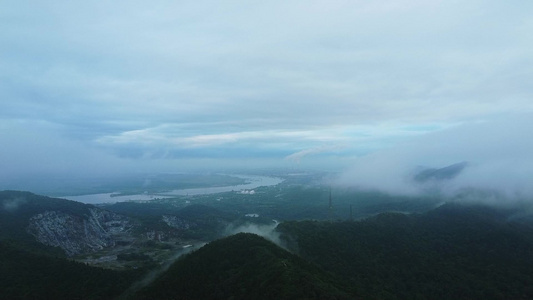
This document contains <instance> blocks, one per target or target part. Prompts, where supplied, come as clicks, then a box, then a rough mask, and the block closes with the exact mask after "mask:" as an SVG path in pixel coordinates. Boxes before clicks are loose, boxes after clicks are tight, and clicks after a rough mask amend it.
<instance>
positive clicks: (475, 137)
mask: <svg viewBox="0 0 533 300" xmlns="http://www.w3.org/2000/svg"><path fill="white" fill-rule="evenodd" d="M531 120H532V119H531V118H528V117H527V116H526V115H522V116H516V118H515V119H513V120H510V119H500V120H492V121H483V122H479V123H476V124H462V125H458V126H456V127H453V128H449V129H446V130H443V131H440V132H437V133H432V134H428V135H424V136H419V137H414V138H412V139H411V140H410V141H408V142H405V143H402V144H399V145H397V146H395V147H392V148H390V149H386V150H382V151H379V152H375V153H372V154H370V155H366V156H361V157H359V158H358V159H357V160H356V162H355V164H354V165H353V166H352V167H351V168H350V169H349V170H348V171H345V172H343V173H342V175H341V176H339V179H338V180H337V181H336V183H337V184H339V185H340V186H348V187H358V188H361V189H370V190H378V191H383V192H386V193H389V194H392V195H394V194H398V195H423V194H427V193H428V192H431V193H438V194H439V195H441V196H443V197H445V198H453V197H455V196H457V195H458V194H463V193H464V192H465V191H468V190H473V191H478V192H485V193H492V194H494V195H498V196H499V197H500V198H501V199H499V200H494V199H491V198H487V199H483V197H480V198H479V199H472V200H475V201H478V202H484V203H492V204H498V203H500V204H510V203H517V202H523V201H526V202H529V201H530V200H529V199H531V197H532V196H533V189H532V188H531V185H530V184H529V179H530V178H533V171H532V170H533V157H532V155H531V153H533V143H531V140H530V139H528V138H527V136H528V134H529V131H530V128H533V121H531ZM461 162H463V163H461ZM465 162H467V163H465ZM418 166H426V168H427V169H425V170H424V169H422V170H421V169H420V167H418ZM473 198H475V197H473Z"/></svg>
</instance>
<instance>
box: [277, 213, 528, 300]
mask: <svg viewBox="0 0 533 300" xmlns="http://www.w3.org/2000/svg"><path fill="white" fill-rule="evenodd" d="M278 230H279V231H280V232H281V233H282V238H283V239H284V240H285V241H287V243H288V244H289V245H292V249H293V250H294V251H298V253H299V254H300V255H301V256H302V257H303V258H305V259H307V260H309V261H311V262H314V263H317V264H318V265H320V266H322V268H324V269H325V270H327V271H330V272H333V273H335V274H337V275H339V276H341V277H343V278H347V279H349V280H350V281H351V282H352V284H353V286H355V287H357V288H358V290H359V291H361V293H362V294H363V295H364V296H365V298H368V299H531V298H532V297H533V288H532V286H531V285H530V284H528V283H531V282H533V272H531V270H533V255H532V254H533V229H531V227H529V226H526V225H522V224H517V223H509V222H507V221H506V214H502V212H501V211H499V210H494V209H489V208H486V207H477V206H470V207H465V206H460V205H456V204H448V205H444V206H442V207H440V208H438V209H436V210H433V211H430V212H428V213H425V214H413V215H405V214H399V213H384V214H379V215H377V216H375V217H372V218H369V219H366V220H362V221H355V222H318V221H299V222H286V223H282V224H280V225H279V226H278Z"/></svg>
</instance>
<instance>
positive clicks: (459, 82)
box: [0, 0, 533, 180]
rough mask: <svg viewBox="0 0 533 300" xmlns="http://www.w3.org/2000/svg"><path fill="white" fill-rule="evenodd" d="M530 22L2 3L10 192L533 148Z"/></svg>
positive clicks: (424, 9) (173, 5)
mask: <svg viewBox="0 0 533 300" xmlns="http://www.w3.org/2000/svg"><path fill="white" fill-rule="evenodd" d="M532 15H533V2H531V1H522V0H521V1H514V0H511V1H490V0H489V1H486V0H480V1H476V0H474V1H453V0H447V1H433V0H423V1H415V0H391V1H358V0H349V1H333V0H328V1H285V0H284V1H198V0H197V1H157V0H155V1H131V0H128V1H70V2H69V1H54V0H50V1H24V0H16V1H9V0H5V1H2V2H1V3H0V40H1V46H0V99H1V100H0V145H1V147H2V149H1V151H0V179H2V180H7V179H9V178H11V177H13V176H24V175H36V174H37V175H38V174H63V175H65V174H100V173H113V172H117V173H119V172H122V171H126V172H132V171H135V172H154V171H165V172H168V171H176V172H180V171H184V170H194V169H202V170H208V169H210V168H212V169H216V168H227V167H242V166H244V165H246V166H248V167H250V168H260V167H261V168H263V167H282V168H304V167H305V168H317V169H329V170H343V169H349V167H350V166H352V165H354V166H355V165H360V164H361V161H362V160H365V159H366V160H368V158H369V157H370V158H372V157H376V155H378V153H394V150H391V149H395V148H396V147H404V146H401V145H405V144H406V143H408V144H409V143H410V144H411V145H413V143H414V144H415V145H416V144H417V143H422V142H424V141H426V140H427V139H430V140H431V139H432V136H436V137H439V134H441V135H442V136H447V138H448V136H450V135H451V134H452V133H454V132H460V133H462V132H463V130H461V129H457V128H463V127H464V128H476V127H475V126H477V125H476V124H511V123H512V122H513V120H516V119H520V120H524V121H523V122H522V123H520V124H522V127H520V126H515V125H509V126H511V127H512V128H513V130H517V131H518V132H519V133H518V134H517V135H516V136H515V137H516V138H518V137H519V138H520V139H526V140H531V138H532V136H533V134H532V132H533V127H532V126H531V124H532V123H531V122H528V121H527V120H529V119H530V114H531V113H532V111H533V101H532V100H533V99H532V96H533V85H532V84H531V83H532V82H533V80H532V79H533V34H532V32H533V18H532ZM509 122H511V123H509ZM512 124H515V123H512ZM472 126H474V127H472ZM487 126H489V127H490V126H492V125H487ZM501 126H506V125H501ZM498 128H500V129H501V128H502V127H498ZM466 131H467V132H471V134H472V135H473V136H478V135H479V134H481V135H483V134H490V133H489V132H486V131H485V129H482V130H481V131H476V130H471V131H468V130H466ZM500 131H501V134H502V136H505V133H506V132H507V131H506V130H505V129H501V130H500ZM446 132H451V133H450V134H447V133H446ZM452 140H453V138H452ZM463 140H464V141H465V142H468V141H470V138H469V137H464V139H463ZM413 141H415V142H413ZM416 141H419V142H416ZM499 141H500V140H498V139H487V140H486V141H480V143H482V142H492V143H494V142H496V143H498V142H499ZM513 141H514V140H513ZM424 143H425V142H424ZM435 144H438V143H435ZM487 146H488V145H486V144H485V145H484V144H479V145H477V146H472V147H470V148H468V151H466V150H465V151H466V152H465V155H462V153H461V152H460V151H455V152H457V153H455V152H454V153H455V154H454V156H450V157H449V159H447V160H446V159H444V160H442V159H441V160H440V161H439V160H438V159H436V160H434V161H431V159H430V158H431V155H428V154H427V153H426V154H425V155H424V156H423V157H424V161H420V162H418V161H416V159H412V160H409V163H412V164H420V165H422V164H424V165H431V166H435V167H439V166H442V164H445V163H453V160H458V161H463V160H474V161H475V160H476V158H477V156H476V155H474V154H473V152H472V151H473V150H472V149H478V148H476V147H483V149H491V148H490V147H487ZM520 147H529V144H520ZM499 148H502V147H499ZM402 149H406V148H402ZM439 149H440V150H442V148H439ZM530 149H531V147H529V148H528V150H530ZM433 150H434V149H433ZM384 151H385V152H384ZM387 151H389V152H387ZM391 151H392V152H391ZM428 151H429V150H428ZM486 151H489V150H486ZM500 151H503V153H496V154H495V155H497V156H498V155H499V156H498V157H507V156H509V155H513V153H507V152H505V150H500ZM524 152H525V153H526V154H524V157H525V158H524V159H526V160H528V161H531V158H532V156H533V154H531V153H533V150H532V151H529V152H528V151H524ZM379 155H383V154H379ZM463 156H466V157H464V158H462V157H463ZM410 157H411V156H410ZM486 157H488V158H487V159H486V161H488V160H490V159H491V158H493V157H494V156H490V155H486ZM482 161H483V159H480V161H479V163H482Z"/></svg>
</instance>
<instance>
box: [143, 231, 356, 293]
mask: <svg viewBox="0 0 533 300" xmlns="http://www.w3.org/2000/svg"><path fill="white" fill-rule="evenodd" d="M354 298H356V297H355V296H354V294H353V291H351V290H349V289H347V288H346V287H345V286H342V285H341V284H340V281H339V280H338V279H336V278H335V276H331V275H329V274H327V273H325V272H323V271H321V270H320V269H319V268H317V267H316V266H314V265H312V264H309V263H308V262H306V261H304V260H302V259H300V258H299V257H297V256H295V255H293V254H291V253H289V252H287V251H285V250H283V249H282V248H280V247H278V246H276V245H275V244H273V243H271V242H269V241H267V240H265V239H263V238H262V237H259V236H257V235H254V234H249V233H240V234H237V235H234V236H230V237H227V238H224V239H221V240H217V241H214V242H211V243H209V244H208V245H206V246H204V247H203V248H201V249H199V250H198V251H196V252H193V253H191V254H189V255H187V256H185V257H183V258H182V259H180V260H178V261H177V262H175V263H174V264H173V265H172V266H171V267H170V269H169V270H168V271H167V272H166V273H164V274H163V275H162V276H160V277H159V278H158V279H157V280H156V281H155V282H153V283H152V284H151V285H150V286H148V287H147V288H145V289H143V290H141V291H140V292H139V293H138V294H137V295H136V299H354Z"/></svg>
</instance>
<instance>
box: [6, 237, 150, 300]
mask: <svg viewBox="0 0 533 300" xmlns="http://www.w3.org/2000/svg"><path fill="white" fill-rule="evenodd" d="M141 274H142V272H141V271H140V270H137V271H128V272H126V271H122V272H119V271H112V270H106V269H101V268H93V267H89V266H86V265H85V264H82V263H78V262H74V261H69V260H66V259H64V258H57V257H51V256H47V255H39V254H36V253H34V252H28V251H25V250H22V249H19V248H18V247H16V246H14V245H11V244H8V243H6V242H0V299H10V300H13V299H113V298H116V297H118V296H119V295H120V294H121V293H122V292H123V291H124V290H125V289H126V288H128V287H129V286H130V285H131V283H132V282H133V281H135V280H136V279H137V278H139V277H140V276H141Z"/></svg>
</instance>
